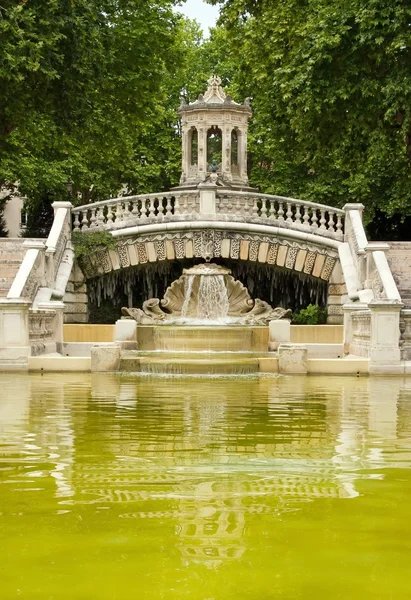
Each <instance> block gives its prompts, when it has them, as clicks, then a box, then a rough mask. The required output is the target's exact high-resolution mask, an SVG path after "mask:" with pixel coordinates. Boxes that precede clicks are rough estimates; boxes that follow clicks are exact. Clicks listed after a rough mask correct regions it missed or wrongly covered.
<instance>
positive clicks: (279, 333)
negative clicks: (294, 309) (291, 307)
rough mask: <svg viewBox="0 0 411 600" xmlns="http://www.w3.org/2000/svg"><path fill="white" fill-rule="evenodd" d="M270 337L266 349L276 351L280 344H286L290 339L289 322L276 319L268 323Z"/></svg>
mask: <svg viewBox="0 0 411 600" xmlns="http://www.w3.org/2000/svg"><path fill="white" fill-rule="evenodd" d="M269 332H270V337H269V341H268V349H269V351H270V352H272V351H276V350H277V349H278V347H279V345H280V344H283V343H287V342H289V341H290V339H291V322H290V321H288V320H287V319H277V320H275V321H270V323H269Z"/></svg>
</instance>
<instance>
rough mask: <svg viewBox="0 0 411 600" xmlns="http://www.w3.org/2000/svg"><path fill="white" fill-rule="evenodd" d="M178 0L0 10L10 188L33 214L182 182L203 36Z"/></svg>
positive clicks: (3, 146) (1, 153) (0, 182)
mask: <svg viewBox="0 0 411 600" xmlns="http://www.w3.org/2000/svg"><path fill="white" fill-rule="evenodd" d="M176 3H177V0H150V1H147V0H71V1H68V0H48V2H43V1H41V0H37V1H36V0H33V1H30V2H27V1H24V0H23V1H21V2H15V1H12V0H4V1H3V2H2V3H1V6H0V187H3V188H5V187H9V188H13V187H14V186H15V184H16V182H18V187H19V191H20V193H22V194H23V195H26V196H27V197H28V205H29V208H30V209H31V212H32V214H34V213H35V212H36V210H39V209H40V206H41V205H43V204H44V203H48V202H50V200H51V201H52V200H60V199H65V198H66V181H67V178H68V177H70V178H71V180H72V181H73V182H74V194H73V197H75V198H76V199H78V202H79V203H85V202H89V201H94V200H99V199H102V198H107V197H108V196H110V195H114V194H117V193H118V192H119V191H120V190H121V189H123V190H127V191H129V192H141V191H151V190H158V189H161V188H167V187H169V186H170V185H172V184H175V183H176V182H177V181H178V175H179V168H180V140H179V131H178V126H177V123H178V121H177V114H176V107H177V106H178V98H179V94H180V90H181V88H182V85H183V81H184V80H185V78H186V73H187V70H188V69H189V67H190V64H189V52H188V47H190V48H195V47H196V45H197V46H198V45H199V44H200V34H199V30H198V28H196V27H195V25H194V24H192V23H190V22H188V21H186V20H184V19H183V18H182V17H181V16H179V15H178V14H176V13H175V12H174V11H173V10H172V9H173V5H174V4H176Z"/></svg>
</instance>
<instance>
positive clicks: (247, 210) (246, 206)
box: [243, 196, 250, 221]
mask: <svg viewBox="0 0 411 600" xmlns="http://www.w3.org/2000/svg"><path fill="white" fill-rule="evenodd" d="M243 214H244V219H245V221H247V219H248V215H249V214H250V205H249V203H248V198H247V196H246V197H245V200H244V206H243Z"/></svg>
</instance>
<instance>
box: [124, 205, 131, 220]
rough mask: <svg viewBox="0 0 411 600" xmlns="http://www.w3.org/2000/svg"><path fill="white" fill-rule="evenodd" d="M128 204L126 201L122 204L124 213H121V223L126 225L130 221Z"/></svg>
mask: <svg viewBox="0 0 411 600" xmlns="http://www.w3.org/2000/svg"><path fill="white" fill-rule="evenodd" d="M129 205H130V203H129V201H128V200H126V201H125V202H124V212H123V221H124V222H125V223H127V222H128V221H129V220H130V217H131V215H130V206H129Z"/></svg>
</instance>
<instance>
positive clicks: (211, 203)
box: [198, 174, 217, 217]
mask: <svg viewBox="0 0 411 600" xmlns="http://www.w3.org/2000/svg"><path fill="white" fill-rule="evenodd" d="M210 179H211V181H210V182H208V181H205V182H203V183H200V185H199V186H198V187H199V190H200V215H203V216H208V217H209V216H212V215H215V214H216V213H217V185H216V184H215V183H214V182H213V181H212V179H213V174H212V175H211V177H210Z"/></svg>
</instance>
